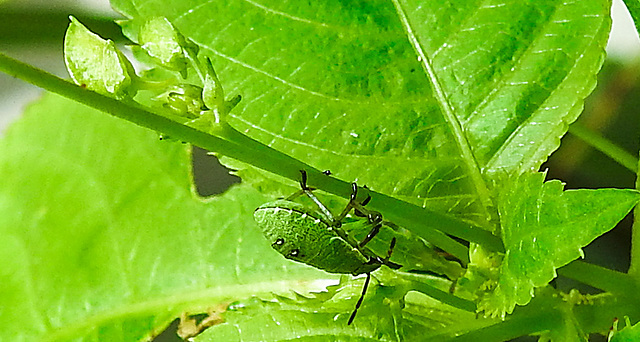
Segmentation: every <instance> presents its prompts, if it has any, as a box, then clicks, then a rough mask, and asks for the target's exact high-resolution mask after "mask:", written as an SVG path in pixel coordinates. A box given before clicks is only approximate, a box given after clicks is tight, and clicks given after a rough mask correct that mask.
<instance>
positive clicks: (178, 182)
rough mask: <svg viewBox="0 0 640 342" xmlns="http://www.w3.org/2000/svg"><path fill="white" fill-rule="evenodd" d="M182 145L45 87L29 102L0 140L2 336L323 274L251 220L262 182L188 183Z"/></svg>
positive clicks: (173, 311) (61, 335) (88, 334)
mask: <svg viewBox="0 0 640 342" xmlns="http://www.w3.org/2000/svg"><path fill="white" fill-rule="evenodd" d="M187 152H188V148H187V147H186V145H183V144H180V143H178V142H176V143H167V142H163V141H159V140H158V137H157V135H156V134H155V133H154V132H149V131H146V130H144V129H141V128H137V127H135V126H133V125H131V124H130V123H127V122H124V121H120V120H118V119H114V118H111V117H108V116H107V115H105V114H104V113H99V112H96V111H94V110H92V109H90V108H87V107H85V106H81V105H79V104H76V103H73V102H70V101H63V100H62V99H60V98H57V97H53V96H46V97H45V98H44V99H43V100H42V101H41V102H39V103H37V104H35V105H33V106H31V107H30V109H29V111H28V113H26V114H25V117H24V118H22V119H21V120H20V121H19V122H17V123H16V124H15V125H14V126H12V127H11V128H10V129H9V131H7V134H6V136H5V137H4V138H3V139H2V140H1V141H0V174H2V178H3V182H2V183H1V184H0V235H2V237H3V238H2V239H1V241H2V247H1V248H0V260H2V262H3V266H2V268H0V278H1V279H3V280H2V282H0V298H2V299H1V302H2V310H0V331H2V336H1V338H2V339H7V340H33V341H35V340H43V339H44V338H45V337H47V338H49V339H50V340H52V341H58V340H59V341H63V340H71V339H74V340H83V341H94V340H95V341H134V340H139V339H140V338H142V337H143V336H146V335H149V334H151V332H152V331H154V330H156V331H157V330H158V329H160V328H162V326H163V325H165V324H167V323H168V321H170V320H172V319H173V318H175V317H177V316H178V315H179V313H180V311H181V310H190V309H193V308H194V307H197V308H199V309H201V310H203V311H204V310H205V309H206V308H207V307H208V306H213V305H220V303H222V304H224V303H225V302H229V301H233V300H238V299H243V298H247V297H249V296H251V295H258V294H269V293H271V292H272V291H275V292H278V291H280V290H281V289H288V288H291V289H295V288H296V287H300V286H301V288H300V291H305V288H307V287H308V286H311V287H312V288H314V289H321V288H322V287H321V286H318V285H315V286H314V285H313V282H308V281H311V280H314V279H321V278H323V277H325V278H326V277H329V275H327V274H323V273H321V272H320V271H317V270H315V269H313V268H310V267H306V266H304V265H299V264H294V263H290V262H288V261H287V260H285V259H284V258H282V257H281V256H280V255H278V254H277V253H276V252H275V251H273V250H272V249H271V248H270V246H269V245H268V243H266V241H265V240H264V238H263V237H262V234H260V231H259V229H258V228H257V227H255V224H254V222H253V220H252V219H251V217H252V216H251V215H252V212H253V210H254V208H255V207H256V206H258V205H259V204H260V203H261V202H263V201H265V200H266V198H265V197H263V196H262V195H261V194H259V193H258V192H256V191H255V190H252V189H251V188H247V187H246V186H242V185H241V186H236V187H234V188H232V189H231V190H229V191H228V192H227V193H226V194H225V195H224V196H222V197H220V198H215V199H212V200H210V201H208V202H203V201H201V200H199V199H197V198H196V197H195V196H194V195H193V194H192V193H191V192H190V187H191V185H190V177H189V172H188V170H189V158H188V153H187ZM305 281H307V282H306V283H305Z"/></svg>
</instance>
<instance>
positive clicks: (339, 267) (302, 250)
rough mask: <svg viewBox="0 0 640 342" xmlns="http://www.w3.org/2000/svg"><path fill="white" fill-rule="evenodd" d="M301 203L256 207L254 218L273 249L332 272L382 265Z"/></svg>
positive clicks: (281, 202)
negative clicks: (366, 255) (371, 259)
mask: <svg viewBox="0 0 640 342" xmlns="http://www.w3.org/2000/svg"><path fill="white" fill-rule="evenodd" d="M320 217H321V215H320V214H318V213H316V212H313V211H309V210H308V209H306V208H305V207H304V206H302V205H301V204H298V203H295V202H291V201H286V200H279V201H275V202H271V203H267V204H264V205H262V206H260V207H259V208H258V209H256V211H255V213H254V218H255V219H256V222H258V225H260V227H261V228H262V232H263V233H264V235H265V237H266V238H267V240H268V241H270V242H271V245H272V247H273V248H274V249H276V250H277V251H278V252H280V253H281V254H282V255H284V256H285V257H286V258H287V259H291V260H295V261H298V262H302V263H305V264H308V265H311V266H314V267H317V268H320V269H322V270H325V271H327V272H330V273H349V274H361V273H367V272H370V271H372V270H375V269H376V268H378V267H379V265H371V264H367V261H368V259H367V258H366V257H365V256H363V255H362V254H361V253H360V252H359V251H358V250H357V249H355V248H353V247H352V246H351V245H349V244H348V243H347V242H346V241H344V240H343V239H341V238H340V237H339V236H338V235H337V234H336V233H335V232H334V231H333V230H332V229H331V227H330V226H329V225H328V224H327V222H324V221H323V220H322V219H321V218H320Z"/></svg>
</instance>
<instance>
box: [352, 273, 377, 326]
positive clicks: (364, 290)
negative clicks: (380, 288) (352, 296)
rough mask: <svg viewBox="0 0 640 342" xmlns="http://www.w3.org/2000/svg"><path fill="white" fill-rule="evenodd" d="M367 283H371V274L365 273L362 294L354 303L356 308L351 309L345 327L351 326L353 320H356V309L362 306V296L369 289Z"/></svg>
mask: <svg viewBox="0 0 640 342" xmlns="http://www.w3.org/2000/svg"><path fill="white" fill-rule="evenodd" d="M369 281H371V273H367V279H366V280H365V281H364V287H363V288H362V294H361V295H360V298H358V302H357V303H356V307H355V309H353V312H352V313H351V316H349V321H348V322H347V325H351V323H353V320H354V319H355V318H356V313H358V309H359V308H360V305H362V301H363V300H364V295H365V294H366V293H367V288H368V287H369Z"/></svg>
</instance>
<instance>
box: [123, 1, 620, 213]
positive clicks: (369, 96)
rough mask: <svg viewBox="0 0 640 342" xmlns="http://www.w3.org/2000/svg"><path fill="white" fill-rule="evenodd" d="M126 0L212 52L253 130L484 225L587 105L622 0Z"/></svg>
mask: <svg viewBox="0 0 640 342" xmlns="http://www.w3.org/2000/svg"><path fill="white" fill-rule="evenodd" d="M112 3H113V5H114V8H116V9H118V10H120V11H122V12H123V13H124V14H125V15H127V16H129V17H132V18H135V19H136V20H142V19H144V18H148V17H151V16H164V17H167V18H168V19H169V20H170V21H171V22H172V23H174V24H175V25H176V27H177V28H178V29H179V30H180V31H181V32H182V33H183V34H184V35H185V36H187V37H190V38H192V39H194V40H195V42H196V43H198V44H200V45H202V46H203V47H204V49H205V51H207V53H208V54H209V55H211V56H212V58H213V62H214V65H216V67H217V69H218V74H219V75H220V79H221V80H222V82H223V83H224V85H225V89H226V90H227V92H228V93H230V94H234V93H241V94H242V95H243V97H244V99H245V100H243V102H242V103H241V104H240V105H239V107H238V109H237V110H235V111H234V113H235V114H232V117H231V118H230V121H231V123H232V125H234V126H235V127H236V128H238V130H240V131H242V132H246V133H247V134H249V135H250V136H252V137H254V138H256V139H258V140H260V141H262V142H264V143H266V144H268V145H270V146H272V147H274V148H276V149H278V150H281V151H284V152H286V153H288V154H291V155H293V156H295V157H297V158H299V159H301V160H304V161H305V162H308V163H310V164H312V165H313V166H315V167H317V168H319V169H331V170H332V171H333V173H334V174H335V175H336V176H337V177H339V178H341V179H345V180H358V182H359V183H361V184H367V185H369V186H370V187H371V188H373V189H375V190H377V191H380V192H383V193H386V194H389V195H392V196H394V197H398V198H402V199H404V200H407V201H410V202H412V203H416V204H421V205H425V206H427V207H429V208H430V209H433V210H437V211H440V212H444V213H449V214H451V215H455V216H458V217H461V218H466V219H472V220H475V221H476V222H478V223H480V224H486V219H487V217H489V216H491V212H492V209H490V207H491V203H490V202H491V200H490V195H489V191H488V190H487V186H486V185H485V181H486V177H490V176H491V175H493V174H494V173H495V172H498V173H499V174H501V175H502V174H505V173H506V174H516V173H519V172H522V171H526V170H529V169H536V168H537V167H538V166H539V165H540V164H541V163H542V162H543V161H544V160H545V159H546V158H547V156H548V155H549V154H550V153H551V152H552V151H553V150H555V149H556V148H557V146H558V144H559V138H560V137H561V136H562V135H563V134H564V133H565V132H566V130H567V124H568V123H570V122H572V121H573V120H575V118H576V117H577V115H578V114H579V113H580V111H581V108H582V100H583V98H584V97H585V96H587V95H588V94H589V92H590V91H591V90H592V88H593V87H594V86H595V75H596V73H597V71H598V70H599V68H600V65H601V63H602V60H603V57H604V46H605V44H606V41H607V34H608V30H609V26H610V18H609V7H610V2H609V1H607V0H598V1H578V2H571V3H566V2H564V1H556V0H545V1H535V2H522V1H516V0H510V1H507V2H504V1H500V2H496V3H492V2H490V1H489V2H488V1H465V2H459V3H455V4H453V3H442V2H437V1H432V2H424V1H420V2H418V1H403V0H395V1H384V0H376V1H355V2H354V1H338V0H334V1H322V2H304V3H300V2H281V1H268V0H267V1H260V2H255V1H239V0H232V1H215V2H207V3H202V2H200V1H195V0H192V1H161V0H143V1H135V2H133V1H130V0H114V1H112ZM126 27H127V33H128V34H129V36H130V38H132V39H134V40H136V39H137V33H136V32H137V31H136V25H134V24H131V23H128V24H127V25H126ZM483 177H485V178H483ZM372 205H373V206H375V203H372Z"/></svg>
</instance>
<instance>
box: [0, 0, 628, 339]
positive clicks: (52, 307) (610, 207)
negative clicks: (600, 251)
mask: <svg viewBox="0 0 640 342" xmlns="http://www.w3.org/2000/svg"><path fill="white" fill-rule="evenodd" d="M112 4H113V6H114V8H115V9H116V10H118V11H120V12H122V13H123V14H124V15H125V16H126V17H128V18H129V19H127V20H124V21H122V22H121V25H122V27H123V32H124V33H125V35H127V36H128V38H129V39H131V40H132V41H133V42H135V43H137V44H138V45H137V46H135V47H133V48H132V50H133V52H134V55H135V56H136V58H138V59H139V60H140V61H143V62H145V63H147V64H148V66H149V69H147V70H144V71H140V70H139V71H138V72H137V73H136V71H134V70H133V68H132V67H131V63H130V62H129V61H128V60H127V59H126V58H125V57H124V55H123V54H122V53H121V52H120V51H118V50H117V49H116V48H115V45H114V44H113V42H111V41H109V40H103V39H102V38H100V37H98V36H97V35H95V34H93V33H91V32H90V31H88V30H87V29H86V28H85V27H84V26H82V25H81V24H80V23H79V22H77V21H76V20H75V19H72V22H71V25H70V26H69V29H68V31H67V35H66V39H65V61H66V63H67V66H68V68H69V71H70V74H71V76H72V79H73V80H74V81H75V82H76V83H77V84H78V85H81V87H75V86H71V85H69V84H66V83H64V82H58V81H55V80H54V79H53V78H51V77H50V76H48V75H39V76H41V77H33V76H24V75H26V74H28V72H31V71H28V70H29V69H28V68H24V67H23V66H22V65H21V64H19V63H15V62H12V61H11V60H9V59H7V58H5V57H3V56H1V55H0V57H2V58H0V68H1V69H0V70H4V71H6V72H14V73H15V74H16V75H17V76H19V77H24V78H27V79H30V80H32V81H33V82H36V83H37V82H41V83H39V84H42V85H43V86H44V87H47V88H48V89H51V90H54V91H58V92H60V93H64V94H65V95H67V96H69V97H73V98H75V99H78V100H79V101H85V100H84V98H86V99H90V100H86V103H88V104H90V105H91V106H93V107H96V108H101V109H103V110H106V111H109V112H110V113H112V114H114V115H116V116H119V117H124V118H127V119H128V120H130V121H133V122H135V123H138V124H140V125H142V126H145V127H147V128H151V129H153V130H156V131H160V132H161V133H162V134H165V133H167V134H169V135H170V136H171V137H172V138H174V139H175V140H174V141H168V142H167V141H159V140H158V138H157V133H155V132H153V131H149V130H146V129H143V128H138V127H134V126H132V125H130V124H128V123H126V122H124V121H120V120H117V119H114V118H110V117H106V116H105V115H103V114H101V113H99V112H97V111H95V110H93V109H91V108H88V107H85V106H83V105H80V104H77V103H73V102H69V101H68V100H64V99H61V98H59V97H55V96H52V95H47V96H45V97H44V98H43V99H42V100H40V101H39V102H38V103H36V104H34V105H32V106H31V107H30V108H29V110H28V111H27V113H26V114H25V116H24V118H22V120H20V121H19V122H18V123H16V124H15V125H14V126H12V127H11V129H10V130H9V131H8V132H7V134H6V136H5V137H3V139H2V141H1V142H0V174H2V175H3V180H4V182H3V183H2V184H0V234H2V236H3V239H2V242H3V247H2V249H0V259H1V260H3V267H2V269H0V274H1V275H2V279H3V280H5V279H6V281H3V282H0V298H2V301H3V302H2V307H3V309H2V310H0V333H1V334H2V335H0V338H2V339H4V338H6V339H9V340H43V339H48V340H51V341H66V340H79V341H92V340H126V341H129V340H143V339H145V338H148V337H149V336H152V335H154V334H156V333H158V332H159V331H160V330H161V329H163V328H164V327H166V326H167V325H168V323H169V322H170V321H171V320H173V319H174V318H177V317H180V316H181V314H182V316H183V317H184V318H185V320H183V323H184V324H183V331H185V332H186V331H188V332H189V334H190V335H197V336H195V339H196V341H212V340H224V341H235V340H238V341H239V340H243V341H254V340H255V341H257V340H260V341H283V340H292V339H296V338H297V339H301V340H308V341H323V340H327V341H336V340H340V341H368V340H371V341H373V340H375V341H378V340H382V341H400V340H404V341H424V340H429V339H430V340H434V341H448V340H451V341H464V340H467V341H468V340H471V341H501V340H507V339H510V338H513V337H517V336H521V335H528V334H542V333H543V332H544V334H543V335H541V336H542V340H545V339H546V340H552V341H583V340H585V338H586V336H588V334H590V333H596V332H597V333H604V332H605V331H604V330H603V328H602V327H603V326H608V325H610V322H612V321H613V317H615V315H620V314H621V313H622V314H623V315H628V316H629V317H630V318H631V320H633V321H634V322H635V321H637V320H638V319H640V313H639V312H638V309H634V307H638V305H633V304H634V303H638V302H639V301H640V299H639V296H638V291H637V289H638V286H639V285H638V280H637V278H635V277H633V275H626V274H623V275H618V274H617V273H614V272H613V271H611V270H606V269H604V270H600V269H598V270H599V272H601V273H599V274H605V275H610V277H606V276H605V277H600V279H597V280H596V281H594V280H593V278H591V277H590V276H589V275H587V274H584V275H580V274H578V275H575V273H574V277H575V278H576V280H578V281H582V282H585V283H587V284H589V285H593V286H595V287H598V288H600V289H602V290H604V291H608V292H606V293H604V294H602V295H601V296H600V297H598V300H597V301H595V300H591V299H589V300H587V299H586V298H587V297H582V296H581V295H579V294H577V293H576V292H572V294H571V295H568V296H563V295H562V294H561V293H559V291H556V290H555V289H553V288H551V287H550V286H549V285H548V284H549V282H550V281H551V280H553V279H554V278H555V277H556V270H557V269H559V268H561V267H564V266H567V267H570V266H571V265H572V262H573V264H575V263H576V262H574V260H576V259H578V258H580V257H581V256H582V248H583V247H584V246H586V245H587V244H589V243H590V242H591V241H593V240H594V239H595V238H596V237H598V236H600V235H602V234H604V233H605V232H607V231H609V230H611V229H612V228H613V227H614V226H615V225H616V223H617V222H618V221H620V220H621V219H622V218H623V217H624V216H625V215H627V214H628V213H629V211H630V210H631V209H632V208H633V206H634V205H635V204H636V203H637V202H638V201H639V200H640V194H639V193H638V192H637V191H635V190H626V189H597V190H585V189H580V190H564V185H563V184H562V183H561V182H560V181H557V180H548V181H546V182H545V176H546V174H545V173H540V172H536V170H538V169H539V168H540V166H541V164H542V163H543V162H544V161H545V160H546V159H547V157H548V156H549V155H550V154H551V153H552V152H553V151H554V150H555V149H556V148H557V147H558V145H559V139H560V137H562V136H563V135H564V134H565V133H566V132H567V129H568V125H569V124H570V123H572V122H573V121H574V120H575V119H576V118H577V116H578V115H579V114H580V112H581V110H582V106H583V100H584V98H585V97H586V96H587V95H588V94H589V93H590V92H591V91H592V89H593V88H594V87H595V79H596V75H597V73H598V71H599V69H600V67H601V64H602V61H603V58H604V46H605V44H606V42H607V37H608V32H609V28H610V18H609V12H608V11H609V7H610V2H608V1H606V0H598V1H580V2H572V3H565V2H562V1H553V0H545V1H537V2H525V3H523V2H519V1H515V0H512V1H508V2H503V3H500V4H495V5H491V4H487V3H486V2H479V1H465V2H461V3H457V4H455V5H451V4H446V3H445V4H443V3H441V2H418V1H413V0H392V1H380V0H376V1H367V2H342V1H325V2H278V1H267V2H264V1H263V2H261V3H257V2H253V1H218V2H207V3H202V2H200V1H193V0H191V1H171V0H142V1H135V2H133V1H128V0H113V1H112ZM11 63H13V64H11ZM9 65H11V66H14V67H8V66H9ZM214 65H215V67H216V70H214V68H213V66H214ZM10 70H13V71H10ZM15 70H18V71H15ZM23 74H24V75H23ZM56 82H57V83H56ZM222 84H224V88H225V89H226V90H227V91H229V92H230V93H233V94H236V93H240V94H242V96H243V98H244V99H245V100H243V101H242V102H239V101H240V98H239V97H238V96H236V97H232V98H226V97H225V92H224V91H223V87H222ZM87 88H88V89H87ZM90 90H94V91H96V92H98V93H100V94H105V95H108V96H110V97H114V98H117V99H120V100H121V101H120V102H118V103H117V104H116V105H114V106H109V105H107V104H113V102H109V101H110V100H111V99H108V98H106V97H105V96H99V95H96V94H94V93H93V92H91V91H90ZM236 105H237V106H236ZM140 108H144V109H145V111H142V110H140ZM232 110H233V111H232ZM125 113H126V114H125ZM180 141H185V142H189V143H194V144H198V145H200V146H202V147H206V148H208V149H210V150H211V151H212V152H214V153H216V154H218V155H222V156H224V158H223V159H222V160H223V161H224V163H225V164H226V165H229V166H232V167H233V168H235V169H236V170H237V172H238V174H239V175H241V176H242V178H243V183H242V184H241V185H237V186H234V187H232V188H231V189H229V190H228V191H226V192H225V193H224V194H222V195H220V196H216V197H214V198H210V199H206V200H203V199H200V198H197V196H195V195H194V194H193V191H192V187H193V186H192V184H191V177H190V175H189V159H188V152H189V149H188V147H187V145H185V144H182V143H180ZM301 169H305V170H306V171H307V172H308V174H309V182H310V186H313V187H314V188H317V189H318V191H317V192H321V191H326V192H328V193H331V194H333V195H337V196H333V195H326V194H320V195H319V196H323V202H325V198H326V203H328V206H329V208H330V209H331V210H340V209H341V208H342V207H344V202H345V199H346V197H347V196H348V194H349V193H350V182H351V181H354V180H355V181H357V183H358V184H359V185H365V184H366V185H368V186H369V188H370V189H371V190H372V191H371V196H372V199H371V202H370V203H369V204H367V208H372V210H377V211H380V212H381V213H382V215H383V216H384V219H385V220H388V222H389V223H390V224H387V225H386V226H385V228H384V229H383V231H382V232H381V233H380V235H379V236H377V237H376V238H374V240H372V241H371V243H370V244H371V245H370V247H371V249H372V250H373V251H374V252H375V253H377V254H378V255H384V253H385V249H386V248H388V246H389V241H390V240H391V239H392V238H396V240H397V241H398V246H397V250H396V251H395V252H394V253H396V254H394V258H398V259H394V260H401V261H402V265H403V266H405V268H406V269H407V270H408V271H411V272H400V271H394V270H390V269H389V268H387V267H381V268H380V269H378V270H376V272H374V273H373V280H372V284H371V288H370V289H369V292H368V293H367V295H366V297H365V300H364V303H363V306H362V308H361V310H360V313H359V316H358V317H359V319H356V320H355V322H354V325H353V326H347V325H346V321H347V319H348V317H349V314H350V313H351V311H352V310H353V307H354V305H355V302H356V300H357V298H358V297H359V296H360V291H361V289H362V287H361V286H362V280H363V279H362V278H358V279H353V278H351V277H343V278H341V280H340V283H339V284H338V285H331V284H335V282H336V281H337V277H336V276H335V275H329V274H327V273H324V272H322V271H320V270H317V269H315V268H313V267H309V266H307V265H302V264H297V263H292V262H290V261H288V260H286V259H284V258H282V256H281V255H279V254H278V253H277V252H276V251H274V250H273V249H272V248H271V247H270V246H269V242H268V241H266V240H265V239H264V237H263V236H262V234H261V233H260V230H259V229H258V227H257V226H256V223H255V222H254V221H253V220H252V216H253V213H254V210H255V208H257V207H258V206H260V204H262V203H264V202H268V201H272V200H273V199H274V198H276V197H278V196H282V195H288V194H289V193H291V192H293V191H294V189H295V188H296V187H297V185H296V184H297V180H298V177H299V175H300V172H299V170H301ZM324 169H331V171H332V175H333V176H332V177H327V176H326V175H322V174H321V173H320V172H319V171H318V170H324ZM265 171H267V172H265ZM281 176H282V177H281ZM287 178H289V179H292V180H295V181H296V182H290V181H289V180H287ZM340 179H341V180H340ZM359 223H362V221H361V220H360V221H359V220H358V218H353V219H352V220H345V227H344V228H345V230H346V231H348V232H349V234H352V236H353V237H354V238H355V239H358V240H361V239H362V236H363V234H366V229H365V228H364V227H363V225H361V224H359ZM292 234H293V233H292ZM451 236H454V237H456V238H458V240H465V241H466V242H468V243H469V245H470V246H469V247H467V246H466V245H465V244H462V243H460V242H459V241H458V240H455V239H453V238H451ZM632 257H635V258H637V257H639V256H632ZM446 258H448V259H450V260H446ZM303 261H304V260H303ZM632 261H633V259H632ZM403 270H404V269H403ZM558 272H559V271H558ZM425 273H427V274H425ZM428 273H435V274H439V275H442V276H440V277H436V276H432V275H429V274H428ZM620 279H624V281H623V282H620V283H618V282H617V281H618V280H620ZM327 285H328V286H327ZM534 294H535V296H534ZM629 303H630V304H629ZM518 306H519V307H518ZM476 308H477V312H473V311H476V310H475V309H476ZM205 312H209V313H210V318H211V320H210V321H211V322H213V323H212V324H213V326H212V327H210V328H208V329H207V330H205V331H204V332H202V334H199V333H200V331H199V329H198V328H197V327H196V329H195V330H196V331H195V332H193V331H192V329H191V328H193V326H192V325H189V324H187V323H186V322H187V320H186V316H188V314H198V313H205ZM485 315H486V316H489V317H483V316H485ZM367 316H368V317H367ZM497 317H499V318H500V319H496V318H497ZM531 322H535V324H533V323H531ZM625 330H627V331H628V330H629V329H625ZM625 330H622V331H621V333H620V334H619V335H614V338H616V336H623V335H622V332H623V331H625ZM618 338H623V337H618Z"/></svg>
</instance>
